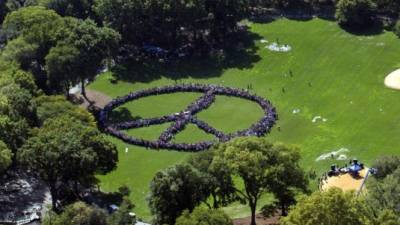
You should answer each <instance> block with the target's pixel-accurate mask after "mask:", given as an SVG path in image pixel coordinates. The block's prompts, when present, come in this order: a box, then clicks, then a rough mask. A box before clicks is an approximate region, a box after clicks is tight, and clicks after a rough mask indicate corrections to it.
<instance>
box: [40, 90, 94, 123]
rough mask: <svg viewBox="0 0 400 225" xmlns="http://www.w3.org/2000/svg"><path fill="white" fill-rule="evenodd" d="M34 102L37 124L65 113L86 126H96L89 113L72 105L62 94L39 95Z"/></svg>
mask: <svg viewBox="0 0 400 225" xmlns="http://www.w3.org/2000/svg"><path fill="white" fill-rule="evenodd" d="M36 104H37V117H38V122H39V125H42V124H43V123H44V122H45V121H46V120H48V119H52V118H57V117H61V116H63V115H67V116H69V117H72V118H75V119H77V120H79V121H81V122H82V123H84V124H87V125H88V126H92V127H95V126H96V121H95V119H94V117H93V115H92V114H91V113H89V112H88V111H87V110H85V109H83V108H80V107H77V106H75V105H73V104H72V103H70V102H69V101H67V100H65V98H64V97H63V96H57V95H55V96H45V95H44V96H40V97H38V98H37V99H36Z"/></svg>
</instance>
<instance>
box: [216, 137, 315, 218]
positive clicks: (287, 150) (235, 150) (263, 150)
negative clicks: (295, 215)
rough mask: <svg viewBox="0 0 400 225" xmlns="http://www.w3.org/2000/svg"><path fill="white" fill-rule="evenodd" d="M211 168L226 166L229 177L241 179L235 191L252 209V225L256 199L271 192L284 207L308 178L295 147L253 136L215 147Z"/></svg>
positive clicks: (284, 208)
mask: <svg viewBox="0 0 400 225" xmlns="http://www.w3.org/2000/svg"><path fill="white" fill-rule="evenodd" d="M215 151H216V156H215V157H214V160H213V166H214V168H216V169H218V168H221V167H225V166H228V168H229V169H230V170H231V171H232V172H231V174H232V176H236V177H239V178H240V179H241V181H242V182H243V185H244V188H243V190H239V189H237V194H238V196H239V197H241V198H242V199H243V200H244V201H246V202H247V204H248V205H249V207H250V209H251V215H252V220H251V225H255V213H256V207H257V203H258V200H259V199H260V198H261V196H262V195H263V194H264V193H267V192H271V193H273V194H274V195H275V197H276V198H277V199H278V202H279V205H280V206H281V208H282V209H283V210H286V209H287V207H288V206H289V205H290V204H293V203H294V194H293V193H292V191H293V190H295V189H305V186H306V184H307V180H306V178H305V175H304V172H303V171H302V169H301V168H300V166H299V159H300V155H299V152H298V150H297V149H296V148H292V147H288V146H285V145H282V144H272V143H270V142H268V141H266V140H265V139H262V138H255V137H244V138H237V139H234V140H232V141H230V142H228V143H223V144H220V145H218V146H217V147H216V150H215Z"/></svg>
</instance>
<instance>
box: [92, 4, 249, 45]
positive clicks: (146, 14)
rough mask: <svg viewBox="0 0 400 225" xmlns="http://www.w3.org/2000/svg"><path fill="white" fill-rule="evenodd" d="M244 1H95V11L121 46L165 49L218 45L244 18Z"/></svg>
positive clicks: (245, 5) (245, 7)
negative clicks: (118, 38)
mask: <svg viewBox="0 0 400 225" xmlns="http://www.w3.org/2000/svg"><path fill="white" fill-rule="evenodd" d="M247 3H248V1H247V0H229V1H214V0H211V1H210V0H182V1H175V0H163V1H160V0H144V1H141V0H121V1H114V0H95V11H96V12H97V13H98V15H99V16H100V18H102V20H103V21H104V22H105V23H106V24H107V25H108V26H110V27H112V28H114V29H116V30H117V31H119V32H120V33H121V34H122V37H123V41H124V43H128V44H131V45H134V46H136V47H139V48H141V47H142V46H143V44H152V45H158V46H161V47H164V48H176V47H181V46H183V45H185V44H187V43H194V44H201V45H202V47H203V48H205V47H207V46H213V45H214V44H215V42H221V41H222V38H223V37H224V36H226V35H228V34H230V33H232V32H233V31H235V29H236V27H237V22H238V21H240V20H241V19H242V18H243V17H244V16H245V11H246V9H247V7H248V5H247Z"/></svg>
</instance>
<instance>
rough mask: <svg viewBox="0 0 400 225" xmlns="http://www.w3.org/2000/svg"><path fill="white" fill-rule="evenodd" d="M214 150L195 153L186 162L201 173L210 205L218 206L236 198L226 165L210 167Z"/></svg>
mask: <svg viewBox="0 0 400 225" xmlns="http://www.w3.org/2000/svg"><path fill="white" fill-rule="evenodd" d="M214 155H215V152H214V151H211V150H209V151H204V152H200V153H197V154H196V155H194V156H193V157H192V158H190V159H189V161H188V163H189V164H190V165H192V166H193V167H194V168H196V169H197V170H198V171H200V172H201V173H203V176H204V178H205V179H206V180H205V181H206V182H207V185H206V186H207V187H208V188H209V192H210V196H211V198H212V200H213V204H212V206H210V207H213V208H219V207H221V206H226V205H228V204H229V203H231V202H233V201H234V200H236V199H237V196H236V189H235V185H234V182H233V179H232V177H231V174H230V172H231V171H230V170H229V169H228V168H227V167H220V168H218V169H217V168H212V167H211V163H212V161H213V159H214ZM205 203H206V204H208V202H205Z"/></svg>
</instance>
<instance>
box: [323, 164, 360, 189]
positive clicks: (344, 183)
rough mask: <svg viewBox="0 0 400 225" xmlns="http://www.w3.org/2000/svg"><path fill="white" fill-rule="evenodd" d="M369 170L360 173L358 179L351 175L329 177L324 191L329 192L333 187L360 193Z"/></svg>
mask: <svg viewBox="0 0 400 225" xmlns="http://www.w3.org/2000/svg"><path fill="white" fill-rule="evenodd" d="M367 170H368V168H365V169H363V170H361V171H360V176H359V177H357V178H354V177H352V176H351V175H350V174H349V173H346V174H342V175H339V176H332V177H329V178H328V179H327V180H326V181H324V183H323V184H322V190H328V189H329V188H331V187H338V188H340V189H342V190H344V191H358V190H359V189H360V187H361V184H362V182H363V180H364V177H365V175H366V173H367Z"/></svg>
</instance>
